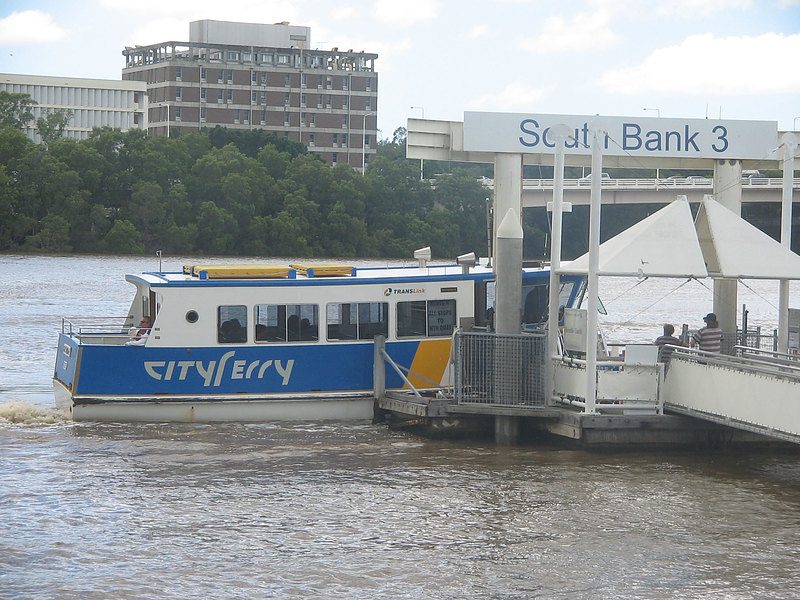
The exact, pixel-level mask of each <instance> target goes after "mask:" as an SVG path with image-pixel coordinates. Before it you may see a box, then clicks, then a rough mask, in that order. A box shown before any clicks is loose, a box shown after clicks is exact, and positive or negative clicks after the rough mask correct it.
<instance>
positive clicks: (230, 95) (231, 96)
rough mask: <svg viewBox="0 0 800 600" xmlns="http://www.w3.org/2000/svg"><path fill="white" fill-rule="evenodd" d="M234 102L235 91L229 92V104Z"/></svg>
mask: <svg viewBox="0 0 800 600" xmlns="http://www.w3.org/2000/svg"><path fill="white" fill-rule="evenodd" d="M232 102H233V90H228V104H231V103H232Z"/></svg>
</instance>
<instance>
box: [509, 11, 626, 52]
mask: <svg viewBox="0 0 800 600" xmlns="http://www.w3.org/2000/svg"><path fill="white" fill-rule="evenodd" d="M609 21H610V13H609V12H608V11H606V10H597V11H595V12H591V13H590V12H582V13H578V14H577V15H575V16H574V17H573V18H572V20H570V21H567V20H566V19H564V17H561V16H553V17H548V18H547V19H545V21H544V25H543V28H542V33H540V34H539V35H538V36H536V37H533V38H524V39H520V40H519V41H518V43H517V45H518V46H519V47H520V48H521V49H523V50H527V51H528V52H533V53H535V54H551V53H559V52H580V51H584V50H600V49H603V48H608V47H609V46H613V45H614V44H616V42H617V36H616V35H615V34H614V32H613V31H611V29H610V27H609Z"/></svg>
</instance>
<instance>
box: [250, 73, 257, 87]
mask: <svg viewBox="0 0 800 600" xmlns="http://www.w3.org/2000/svg"><path fill="white" fill-rule="evenodd" d="M250 83H251V84H252V85H256V84H257V83H258V71H251V73H250Z"/></svg>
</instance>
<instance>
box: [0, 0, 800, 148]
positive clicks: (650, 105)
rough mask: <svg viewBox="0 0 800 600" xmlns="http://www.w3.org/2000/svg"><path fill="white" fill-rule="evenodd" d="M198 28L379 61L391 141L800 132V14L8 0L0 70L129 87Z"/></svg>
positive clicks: (407, 2) (571, 3)
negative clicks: (410, 133)
mask: <svg viewBox="0 0 800 600" xmlns="http://www.w3.org/2000/svg"><path fill="white" fill-rule="evenodd" d="M198 19H217V20H227V21H247V22H256V23H275V22H278V21H289V22H290V23H291V24H293V25H304V26H308V27H311V46H312V47H314V48H324V49H329V48H331V47H334V46H336V47H338V48H340V49H351V48H352V49H353V50H356V51H359V50H364V51H367V52H375V53H377V54H378V55H379V58H378V60H377V61H376V69H377V71H378V77H379V104H378V127H379V128H380V129H381V136H382V137H385V138H386V137H391V135H392V132H393V131H394V130H395V129H396V128H397V127H401V126H405V124H406V119H408V118H409V117H421V116H424V117H425V118H427V119H444V120H452V121H461V120H463V113H464V111H468V110H482V111H494V112H525V113H559V114H573V115H594V114H601V115H613V116H648V117H656V116H661V117H677V118H699V119H702V118H705V117H709V118H720V117H722V118H723V119H753V120H766V121H777V122H778V128H779V129H780V130H786V129H795V130H796V129H800V0H661V1H650V0H552V1H551V0H482V1H473V0H371V1H368V0H337V1H335V2H331V1H330V0H258V1H256V0H224V1H219V0H214V1H209V0H76V1H73V0H40V1H37V0H3V2H2V3H1V4H0V72H2V73H18V74H33V75H63V76H69V77H89V78H100V79H121V72H122V68H123V66H124V62H123V57H122V50H123V49H124V47H125V46H133V45H135V44H140V45H147V44H154V43H158V42H164V41H170V40H175V41H188V39H189V22H190V21H194V20H198ZM412 107H415V108H412Z"/></svg>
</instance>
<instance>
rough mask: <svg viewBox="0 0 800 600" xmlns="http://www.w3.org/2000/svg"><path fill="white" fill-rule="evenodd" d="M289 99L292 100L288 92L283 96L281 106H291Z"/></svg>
mask: <svg viewBox="0 0 800 600" xmlns="http://www.w3.org/2000/svg"><path fill="white" fill-rule="evenodd" d="M291 98H292V97H291V94H289V92H286V93H285V94H284V95H283V105H284V106H289V104H291Z"/></svg>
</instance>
